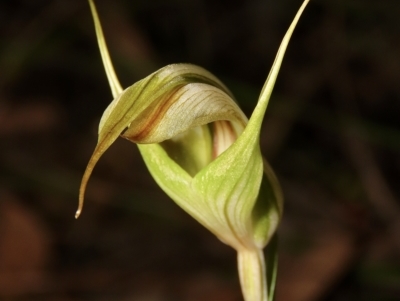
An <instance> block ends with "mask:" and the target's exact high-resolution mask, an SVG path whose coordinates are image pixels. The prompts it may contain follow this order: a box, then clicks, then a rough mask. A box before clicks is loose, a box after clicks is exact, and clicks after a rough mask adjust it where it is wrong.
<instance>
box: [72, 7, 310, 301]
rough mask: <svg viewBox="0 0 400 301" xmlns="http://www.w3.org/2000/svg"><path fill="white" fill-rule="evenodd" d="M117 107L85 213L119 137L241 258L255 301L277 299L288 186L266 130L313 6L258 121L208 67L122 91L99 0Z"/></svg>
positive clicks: (183, 69) (101, 144) (103, 133)
mask: <svg viewBox="0 0 400 301" xmlns="http://www.w3.org/2000/svg"><path fill="white" fill-rule="evenodd" d="M89 3H90V7H91V11H92V15H93V18H94V23H95V29H96V34H97V40H98V43H99V48H100V52H101V55H102V59H103V64H104V67H105V70H106V74H107V77H108V80H109V84H110V87H111V91H112V95H113V97H114V100H113V101H112V102H111V103H110V105H109V106H108V108H107V109H106V110H105V112H104V114H103V116H102V118H101V120H100V125H99V136H98V143H97V146H96V148H95V150H94V153H93V155H92V157H91V158H90V161H89V163H88V166H87V168H86V171H85V173H84V176H83V179H82V183H81V188H80V195H79V208H78V211H77V213H76V217H78V216H79V215H80V213H81V210H82V206H83V200H84V193H85V189H86V185H87V182H88V180H89V178H90V175H91V173H92V170H93V168H94V166H95V165H96V163H97V162H98V160H99V159H100V157H101V156H102V154H103V153H104V152H105V151H106V150H107V149H108V148H109V147H110V146H111V145H112V143H113V142H114V141H115V140H116V139H117V138H118V137H119V136H122V137H123V138H125V139H127V140H129V141H132V142H134V143H136V144H137V145H138V147H139V150H140V153H141V155H142V157H143V159H144V161H145V163H146V165H147V167H148V169H149V171H150V173H151V175H152V176H153V178H154V179H155V181H156V182H157V183H158V185H159V186H160V187H161V188H162V189H163V190H164V191H165V193H166V194H168V195H169V196H170V198H171V199H172V200H174V201H175V202H176V203H177V204H178V205H179V206H180V207H181V208H183V210H185V211H186V212H187V213H188V214H190V215H191V216H192V217H193V218H194V219H196V220H197V221H198V222H199V223H201V224H202V225H203V226H204V227H206V228H207V229H208V230H210V231H211V232H212V233H214V234H215V235H216V236H217V237H218V238H219V239H220V240H221V241H222V242H224V243H225V244H227V245H229V246H231V247H232V248H234V249H235V250H236V251H237V253H238V270H239V278H240V282H241V287H242V292H243V295H244V299H245V300H246V301H267V300H272V298H273V292H274V286H275V276H276V257H275V255H274V254H275V253H274V252H272V257H271V256H270V258H272V260H267V264H270V263H272V264H270V265H269V266H267V267H266V261H265V259H264V253H263V248H264V247H265V246H266V245H267V244H268V243H269V242H270V240H271V239H272V237H273V236H274V234H275V232H276V229H277V226H278V224H279V221H280V219H281V216H282V210H283V197H282V192H281V188H280V186H279V183H278V180H277V178H276V176H275V174H274V172H273V171H272V169H271V167H270V166H269V164H268V163H267V161H266V160H264V159H263V157H262V154H261V151H260V143H259V140H260V130H261V123H262V121H263V118H264V115H265V111H266V109H267V105H268V102H269V98H270V96H271V93H272V90H273V87H274V84H275V81H276V78H277V75H278V72H279V69H280V66H281V63H282V60H283V56H284V53H285V50H286V48H287V45H288V43H289V40H290V37H291V35H292V32H293V30H294V28H295V26H296V24H297V22H298V20H299V18H300V15H301V14H302V12H303V10H304V8H305V6H306V5H307V3H308V0H306V1H304V2H303V4H302V6H301V8H300V9H299V11H298V12H297V14H296V16H295V18H294V20H293V22H292V24H291V25H290V27H289V30H288V31H287V33H286V35H285V36H284V38H283V41H282V43H281V46H280V48H279V50H278V54H277V56H276V58H275V61H274V63H273V66H272V69H271V71H270V73H269V75H268V78H267V80H266V82H265V84H264V87H263V88H262V91H261V94H260V97H259V100H258V103H257V106H256V108H255V109H254V112H253V113H252V115H251V118H250V119H249V120H248V119H247V117H246V116H245V115H244V114H243V112H242V111H241V110H240V108H239V107H238V105H237V104H236V102H235V101H234V99H233V96H232V95H231V93H230V92H229V90H228V89H227V88H226V87H225V86H224V84H222V83H221V82H220V81H219V80H218V79H217V78H216V77H215V76H214V75H212V74H211V73H210V72H208V71H206V70H205V69H203V68H201V67H198V66H195V65H190V64H174V65H169V66H166V67H164V68H161V69H160V70H158V71H156V72H154V73H152V74H150V75H149V76H147V77H146V78H144V79H142V80H140V81H138V82H136V83H135V84H133V85H132V86H130V87H128V88H126V89H125V90H124V89H122V87H121V85H120V83H119V81H118V78H117V76H116V74H115V71H114V68H113V65H112V62H111V59H110V56H109V53H108V50H107V46H106V43H105V39H104V36H103V32H102V29H101V25H100V21H99V17H98V15H97V11H96V8H95V5H94V3H93V1H92V0H89Z"/></svg>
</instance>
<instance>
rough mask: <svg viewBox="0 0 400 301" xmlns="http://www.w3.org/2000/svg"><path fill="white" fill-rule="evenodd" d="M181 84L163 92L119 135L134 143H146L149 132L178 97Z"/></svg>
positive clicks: (156, 125) (155, 126) (154, 128)
mask: <svg viewBox="0 0 400 301" xmlns="http://www.w3.org/2000/svg"><path fill="white" fill-rule="evenodd" d="M182 87H183V85H180V86H178V87H175V88H174V89H173V90H171V91H169V92H168V93H166V94H163V95H162V96H161V97H160V98H159V99H156V100H154V101H153V102H152V104H151V105H150V106H149V107H148V108H146V109H145V110H144V111H143V112H142V113H140V115H139V116H138V117H137V118H135V119H134V120H133V121H132V122H131V124H130V125H129V127H128V129H127V130H126V131H125V132H124V133H123V134H122V135H121V136H122V137H123V138H125V139H128V140H129V141H132V142H135V143H146V141H148V140H149V136H151V133H152V132H153V131H154V130H156V129H157V127H158V125H159V123H160V121H161V120H162V118H163V117H164V116H165V113H166V112H167V111H168V110H169V108H170V107H171V105H172V104H173V103H174V102H175V101H176V100H177V99H178V98H179V97H180V94H181V93H180V92H181V88H182Z"/></svg>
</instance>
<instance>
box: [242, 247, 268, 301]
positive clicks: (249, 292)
mask: <svg viewBox="0 0 400 301" xmlns="http://www.w3.org/2000/svg"><path fill="white" fill-rule="evenodd" d="M238 270H239V278H240V284H241V287H242V293H243V297H244V300H245V301H271V299H269V298H268V290H267V274H266V271H265V260H264V253H263V250H262V249H257V248H255V249H252V250H248V249H243V250H239V252H238Z"/></svg>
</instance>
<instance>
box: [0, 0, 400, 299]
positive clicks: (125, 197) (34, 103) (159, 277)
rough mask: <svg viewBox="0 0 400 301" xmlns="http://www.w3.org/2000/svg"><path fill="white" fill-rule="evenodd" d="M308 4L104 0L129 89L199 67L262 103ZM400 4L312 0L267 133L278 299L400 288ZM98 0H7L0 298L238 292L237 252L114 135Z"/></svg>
mask: <svg viewBox="0 0 400 301" xmlns="http://www.w3.org/2000/svg"><path fill="white" fill-rule="evenodd" d="M300 4H301V1H300V0H279V1H278V0H275V1H272V0H251V1H250V0H247V1H245V0H229V1H228V0H212V1H211V0H190V1H189V0H187V1H184V0H167V1H161V0H159V1H156V0H137V1H128V0H118V1H117V0H115V1H98V3H97V5H98V10H99V14H100V18H101V21H102V24H103V28H104V31H105V35H106V39H107V42H108V45H109V48H110V52H111V55H112V58H113V61H114V64H115V67H116V71H117V74H118V75H119V77H120V80H121V82H122V84H123V85H124V86H128V85H131V84H133V83H134V82H135V81H137V80H139V79H141V78H143V77H145V76H147V75H148V74H150V73H151V72H153V71H155V70H157V69H158V68H160V67H162V66H164V65H167V64H170V63H177V62H189V63H194V64H198V65H201V66H203V67H205V68H206V69H208V70H210V71H211V72H212V73H214V74H215V75H217V76H218V77H219V78H220V79H221V80H222V81H223V82H225V83H226V85H227V86H228V87H229V88H230V89H231V90H232V92H233V93H234V94H235V95H236V97H237V100H238V102H239V103H240V105H241V107H242V108H243V110H244V112H245V113H246V114H247V115H248V116H249V115H250V114H251V112H252V110H253V108H254V106H255V103H256V101H257V98H258V94H259V92H260V90H261V87H262V85H263V83H264V81H265V78H266V76H267V74H268V71H269V68H270V66H271V64H272V62H273V59H274V56H275V54H276V51H277V49H278V46H279V43H280V41H281V39H282V37H283V35H284V33H285V31H286V30H287V28H288V26H289V24H290V22H291V20H292V18H293V17H294V15H295V12H296V11H297V9H298V8H299V6H300ZM399 16H400V2H399V1H398V0H383V1H374V0H347V1H344V0H326V1H323V0H311V3H310V4H309V6H308V7H307V9H306V11H305V13H304V14H303V16H302V18H301V20H300V23H299V25H298V27H297V29H296V31H295V33H294V36H293V38H292V41H291V43H290V45H289V49H288V52H287V54H286V57H285V59H284V63H283V66H282V69H281V72H280V75H279V77H278V81H277V85H276V87H275V90H274V93H273V96H272V98H271V102H270V106H269V108H268V111H267V115H266V119H265V122H264V128H263V132H262V138H261V140H262V148H263V152H264V155H265V157H266V158H267V159H268V160H269V162H270V163H271V165H272V166H273V167H274V169H275V170H276V173H277V175H278V178H279V179H280V181H281V184H282V187H283V190H284V193H285V198H286V203H285V213H284V218H283V221H282V225H281V227H280V230H279V231H280V243H281V244H280V270H279V279H278V292H277V300H278V301H290V300H296V301H303V300H304V301H314V300H315V301H317V300H319V301H337V300H377V301H378V300H379V301H385V300H400V209H399V208H400V203H399V195H400V185H399V177H400V157H399V150H400V122H399V116H400V83H399V80H400V38H399V37H400V19H399V18H400V17H399ZM111 100H112V97H111V93H110V90H109V87H108V83H107V79H106V76H105V74H104V70H103V66H102V62H101V59H100V55H99V52H98V48H97V42H96V37H95V33H94V28H93V23H92V18H91V14H90V11H89V6H88V4H87V2H86V1H77V0H73V1H61V0H57V1H56V0H54V1H48V0H35V1H30V0H29V1H28V0H25V1H23V0H14V1H11V0H7V1H4V0H2V1H1V2H0V300H62V301H64V300H65V301H67V300H118V301H119V300H121V301H122V300H138V301H164V300H171V301H174V300H191V301H202V300H204V301H206V300H218V301H239V300H242V299H241V298H242V297H241V293H240V287H239V282H238V279H237V274H236V273H237V272H236V258H235V252H234V251H233V250H231V249H230V248H228V247H227V246H225V245H223V244H222V243H220V242H219V241H218V240H217V239H216V238H214V237H213V236H212V235H211V234H210V233H208V232H207V231H206V230H205V229H203V228H202V227H201V226H200V225H198V224H197V223H196V222H195V221H194V220H192V219H191V218H190V217H188V216H187V215H186V214H185V213H184V212H183V211H182V210H181V209H180V208H178V207H177V206H176V205H175V204H174V203H173V202H172V201H171V200H169V199H168V197H166V196H165V195H164V193H163V192H162V191H161V190H160V189H159V188H158V187H157V186H156V185H155V183H154V182H153V180H152V178H151V177H150V176H149V174H148V172H147V170H146V168H145V166H144V164H143V162H142V160H141V158H140V155H139V154H138V151H137V148H136V147H135V145H133V144H130V143H129V142H127V141H125V140H122V139H120V140H118V142H117V143H116V144H115V145H114V146H113V147H112V148H111V149H110V150H109V151H108V152H107V153H106V154H105V156H104V157H103V158H102V160H101V161H100V163H99V164H98V166H97V167H96V169H95V171H94V174H93V176H92V178H91V180H90V182H89V187H88V191H87V197H86V203H85V207H84V211H83V214H82V216H81V217H80V219H79V220H75V219H74V213H75V210H76V207H77V198H78V188H79V183H80V178H81V176H82V174H83V171H84V169H85V167H86V163H87V161H88V159H89V157H90V155H91V153H92V151H93V149H94V146H95V144H96V139H97V137H96V131H97V125H98V122H99V118H100V116H101V114H102V112H103V110H104V109H105V108H106V106H107V105H108V103H109V102H110V101H111Z"/></svg>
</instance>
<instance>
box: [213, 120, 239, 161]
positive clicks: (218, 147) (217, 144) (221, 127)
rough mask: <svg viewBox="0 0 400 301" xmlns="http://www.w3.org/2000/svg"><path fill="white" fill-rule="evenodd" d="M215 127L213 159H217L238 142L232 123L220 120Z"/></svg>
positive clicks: (215, 123)
mask: <svg viewBox="0 0 400 301" xmlns="http://www.w3.org/2000/svg"><path fill="white" fill-rule="evenodd" d="M213 125H214V129H213V159H215V158H216V157H218V156H219V155H220V154H222V153H223V152H224V151H225V150H226V149H227V148H228V147H229V146H231V145H232V143H233V142H235V141H236V139H237V134H236V132H235V130H234V128H233V126H232V123H231V122H230V121H226V120H219V121H215V122H214V123H213Z"/></svg>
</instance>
